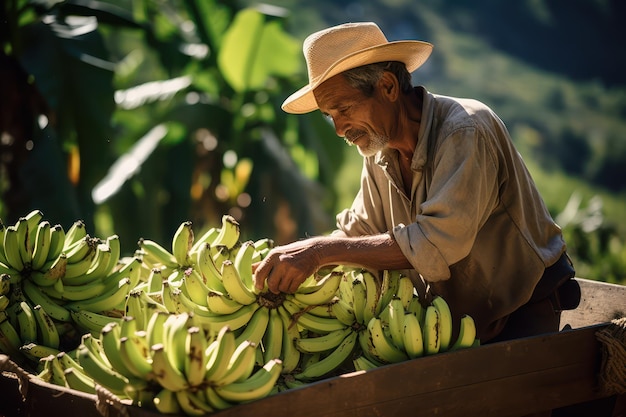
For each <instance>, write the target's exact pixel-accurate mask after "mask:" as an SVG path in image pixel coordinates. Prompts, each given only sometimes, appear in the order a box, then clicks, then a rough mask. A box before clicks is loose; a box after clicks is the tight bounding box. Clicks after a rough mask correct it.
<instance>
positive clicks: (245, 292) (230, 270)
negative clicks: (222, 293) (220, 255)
mask: <svg viewBox="0 0 626 417" xmlns="http://www.w3.org/2000/svg"><path fill="white" fill-rule="evenodd" d="M221 272H222V284H224V288H226V292H227V293H228V295H229V296H230V298H232V299H233V300H235V301H237V302H238V303H240V304H243V305H248V304H252V303H254V302H255V301H256V294H255V293H254V291H253V290H252V288H251V287H248V286H247V285H246V283H245V282H244V281H243V280H242V278H241V276H240V275H239V271H237V268H236V267H235V264H234V263H233V262H232V261H230V260H226V261H224V262H223V263H222V270H221Z"/></svg>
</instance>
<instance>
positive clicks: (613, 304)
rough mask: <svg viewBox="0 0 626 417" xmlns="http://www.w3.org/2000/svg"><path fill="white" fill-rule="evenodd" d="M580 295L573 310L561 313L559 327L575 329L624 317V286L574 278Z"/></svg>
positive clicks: (625, 288)
mask: <svg viewBox="0 0 626 417" xmlns="http://www.w3.org/2000/svg"><path fill="white" fill-rule="evenodd" d="M576 280H577V281H578V283H579V284H580V290H581V293H582V296H581V300H580V304H579V305H578V307H577V308H576V309H575V310H566V311H564V312H562V313H561V327H562V328H563V327H564V326H566V325H569V326H571V327H572V328H574V329H576V328H579V327H584V326H590V325H592V324H597V323H607V322H610V321H611V320H613V319H616V318H620V317H626V286H624V285H616V284H608V283H606V282H599V281H592V280H588V279H583V278H576Z"/></svg>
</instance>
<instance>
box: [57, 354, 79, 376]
mask: <svg viewBox="0 0 626 417" xmlns="http://www.w3.org/2000/svg"><path fill="white" fill-rule="evenodd" d="M56 357H57V359H58V360H59V362H60V363H61V366H62V367H63V368H64V369H68V368H75V369H78V370H79V371H83V367H82V366H80V364H79V363H78V361H77V360H76V359H75V358H73V357H72V355H70V354H69V353H68V352H65V351H62V350H61V351H59V352H58V353H57V354H56Z"/></svg>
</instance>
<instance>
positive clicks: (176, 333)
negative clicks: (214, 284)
mask: <svg viewBox="0 0 626 417" xmlns="http://www.w3.org/2000/svg"><path fill="white" fill-rule="evenodd" d="M257 352H258V348H257V345H256V344H255V343H253V342H252V341H250V340H248V339H242V340H240V339H239V338H238V337H237V335H236V334H235V332H234V331H232V330H231V329H230V328H229V327H228V326H223V327H222V328H221V329H220V331H219V332H218V333H217V334H216V335H215V336H214V337H212V336H210V335H209V334H208V333H206V332H205V331H204V330H203V329H202V328H201V327H198V326H195V325H194V323H193V318H192V316H191V315H190V314H188V313H181V314H172V313H168V312H164V311H154V312H153V313H152V315H150V317H149V318H148V320H147V322H145V325H144V326H141V324H140V323H139V321H138V320H137V319H135V318H134V317H131V316H124V317H123V318H122V320H121V321H120V322H110V323H107V324H106V325H105V326H104V328H103V329H102V332H101V334H100V336H99V337H98V338H96V337H94V336H93V335H91V334H90V333H89V334H85V335H84V336H83V339H82V343H81V345H80V346H79V347H78V349H77V352H76V357H77V360H76V362H77V363H78V365H80V366H81V371H82V372H83V373H84V374H86V375H87V376H88V377H89V378H91V379H92V380H93V381H94V384H98V385H101V386H102V387H104V388H106V389H107V390H109V391H110V392H111V393H113V394H115V395H116V396H118V397H119V398H120V399H122V400H129V401H131V402H132V403H133V404H137V405H141V406H146V407H150V408H154V409H156V410H157V411H159V412H161V413H167V414H171V413H182V414H185V415H204V414H207V413H210V412H213V411H216V410H220V409H225V408H228V407H231V406H233V405H235V404H237V403H241V402H246V401H252V400H255V399H259V398H262V397H265V396H267V395H269V394H270V393H271V392H272V390H273V389H274V387H275V385H276V381H277V380H278V378H279V376H280V375H281V372H282V368H283V367H282V361H281V360H280V358H278V357H276V358H272V359H269V360H268V361H266V362H262V363H259V362H258V353H257ZM41 372H45V373H46V374H48V373H49V372H48V371H46V370H45V369H44V370H42V371H41ZM75 372H78V371H75Z"/></svg>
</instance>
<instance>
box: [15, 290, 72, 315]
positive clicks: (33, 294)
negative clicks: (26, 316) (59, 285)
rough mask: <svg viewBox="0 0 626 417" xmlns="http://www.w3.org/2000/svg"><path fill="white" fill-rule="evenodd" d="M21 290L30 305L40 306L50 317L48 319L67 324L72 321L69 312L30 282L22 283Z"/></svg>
mask: <svg viewBox="0 0 626 417" xmlns="http://www.w3.org/2000/svg"><path fill="white" fill-rule="evenodd" d="M22 290H23V292H24V295H25V296H26V297H27V298H28V300H29V301H30V304H31V305H33V306H34V305H37V304H39V305H41V306H42V307H43V309H44V310H45V311H46V313H47V314H49V315H50V317H52V318H54V319H56V320H59V321H64V322H69V321H71V320H72V316H71V314H70V311H69V310H68V309H67V308H66V307H65V306H64V305H61V304H59V303H57V302H56V301H54V300H53V299H52V298H51V297H50V296H48V295H47V294H45V293H44V292H43V291H42V289H41V288H40V287H38V286H37V285H35V284H34V283H33V282H32V281H30V280H24V281H22Z"/></svg>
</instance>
